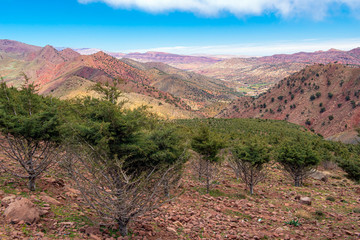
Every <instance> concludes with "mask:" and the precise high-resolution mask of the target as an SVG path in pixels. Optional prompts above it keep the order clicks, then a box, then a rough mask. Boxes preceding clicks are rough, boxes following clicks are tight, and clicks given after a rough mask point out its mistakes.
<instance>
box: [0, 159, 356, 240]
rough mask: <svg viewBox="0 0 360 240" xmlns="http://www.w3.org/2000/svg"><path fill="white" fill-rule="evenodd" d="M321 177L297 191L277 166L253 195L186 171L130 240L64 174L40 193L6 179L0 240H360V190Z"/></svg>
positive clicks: (1, 190)
mask: <svg viewBox="0 0 360 240" xmlns="http://www.w3.org/2000/svg"><path fill="white" fill-rule="evenodd" d="M320 170H321V171H322V173H323V174H325V175H326V176H325V177H324V176H323V175H322V174H319V175H320V176H315V177H316V178H318V179H314V178H310V179H308V180H307V181H306V184H305V186H304V187H299V188H295V187H293V186H292V182H291V181H290V180H289V179H287V178H286V177H285V176H284V175H283V173H282V172H281V171H280V170H279V169H278V167H277V166H276V165H275V166H273V167H272V168H271V169H270V172H269V176H268V178H267V180H266V181H265V182H264V183H260V184H259V185H258V186H257V187H256V188H255V195H253V196H250V195H249V194H248V193H247V191H246V190H245V185H244V183H242V182H241V181H239V180H237V179H236V178H234V174H233V173H232V172H231V169H229V168H227V167H226V166H225V167H223V168H222V174H221V177H220V178H219V179H218V180H217V181H215V182H214V185H213V186H212V190H211V192H210V194H205V193H204V192H205V188H204V187H203V186H202V185H201V183H200V182H199V181H198V180H197V178H196V177H194V176H193V175H192V174H191V171H190V168H188V169H187V171H186V173H185V175H184V179H183V183H182V186H181V189H180V190H184V193H183V194H182V195H181V196H180V197H178V198H177V199H176V200H175V201H173V202H171V203H170V204H167V205H164V206H163V207H162V208H161V209H159V210H157V211H154V212H152V213H149V214H147V215H145V216H142V217H140V218H138V219H137V220H136V221H134V222H132V223H131V225H130V231H131V236H129V237H126V238H121V237H119V235H118V233H117V232H116V226H115V225H114V226H112V225H106V224H101V222H100V221H99V220H98V219H97V217H96V214H95V213H94V212H93V211H92V210H91V209H88V208H87V207H86V206H84V205H83V199H82V198H81V194H80V193H79V192H78V191H77V190H76V189H74V187H73V186H72V185H71V182H70V180H69V179H68V178H67V176H66V174H64V173H62V171H59V169H57V170H56V171H55V170H53V171H51V172H50V173H48V174H47V175H45V176H43V177H42V178H41V179H40V180H39V181H38V185H37V187H38V188H37V189H38V190H37V191H36V192H29V191H28V190H27V187H26V182H25V181H22V180H19V179H15V178H12V177H9V176H8V175H7V174H6V173H4V172H1V173H0V199H1V208H0V214H1V215H2V216H1V217H0V239H95V240H97V239H109V240H110V239H149V240H150V239H164V240H165V239H359V238H360V225H359V223H360V186H359V185H356V184H355V183H353V182H352V181H350V180H348V179H346V178H345V176H344V173H343V172H342V171H340V170H338V169H333V170H331V171H330V170H327V171H325V170H324V169H320ZM28 209H30V210H31V209H32V210H31V211H30V213H28V214H25V215H26V216H25V218H22V220H20V219H17V217H19V216H20V217H24V216H22V215H24V213H25V212H26V211H28ZM16 211H17V212H16ZM16 214H17V215H16ZM99 222H100V223H99ZM30 223H32V224H30Z"/></svg>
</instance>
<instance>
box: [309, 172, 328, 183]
mask: <svg viewBox="0 0 360 240" xmlns="http://www.w3.org/2000/svg"><path fill="white" fill-rule="evenodd" d="M310 177H311V178H313V179H316V180H321V181H324V182H327V181H328V176H327V175H326V174H324V173H323V172H320V171H315V172H313V173H312V174H310Z"/></svg>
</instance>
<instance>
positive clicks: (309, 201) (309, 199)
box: [300, 197, 311, 206]
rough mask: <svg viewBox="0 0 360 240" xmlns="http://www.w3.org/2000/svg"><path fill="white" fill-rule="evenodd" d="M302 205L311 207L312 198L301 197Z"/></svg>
mask: <svg viewBox="0 0 360 240" xmlns="http://www.w3.org/2000/svg"><path fill="white" fill-rule="evenodd" d="M300 203H302V204H305V205H309V206H310V205H311V198H309V197H301V198H300Z"/></svg>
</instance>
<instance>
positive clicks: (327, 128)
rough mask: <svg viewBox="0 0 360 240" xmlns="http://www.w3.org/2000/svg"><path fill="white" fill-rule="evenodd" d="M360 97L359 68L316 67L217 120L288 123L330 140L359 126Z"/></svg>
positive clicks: (233, 106)
mask: <svg viewBox="0 0 360 240" xmlns="http://www.w3.org/2000/svg"><path fill="white" fill-rule="evenodd" d="M359 97H360V68H359V67H354V66H346V65H341V64H328V65H323V64H316V65H313V66H308V67H306V68H305V69H303V70H301V71H300V72H297V73H295V74H293V75H291V76H289V77H287V78H284V79H283V80H281V81H280V82H279V83H278V84H276V85H275V86H274V87H273V88H271V89H269V90H268V92H267V93H265V94H262V95H260V96H259V97H258V98H251V97H241V98H240V99H239V100H236V101H234V102H233V103H231V104H230V105H229V106H228V107H227V108H226V109H223V110H222V111H221V112H220V113H219V114H218V116H217V117H220V118H266V119H280V120H287V121H289V122H292V123H296V124H300V125H304V126H306V127H307V128H309V129H312V130H314V131H315V132H316V133H320V134H322V135H323V136H324V137H329V136H332V135H335V134H338V133H341V132H344V131H347V130H350V129H354V128H357V127H358V126H359V123H360V99H359Z"/></svg>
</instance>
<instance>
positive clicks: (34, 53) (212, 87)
mask: <svg viewBox="0 0 360 240" xmlns="http://www.w3.org/2000/svg"><path fill="white" fill-rule="evenodd" d="M5 43H6V44H8V42H5ZM5 43H4V44H3V45H4V46H5ZM10 43H11V41H10ZM12 45H16V46H17V45H20V47H18V49H25V50H24V51H25V52H24V55H23V56H22V55H17V57H13V52H11V53H10V52H5V51H0V56H1V57H0V76H3V77H4V78H5V80H6V81H7V82H8V83H10V84H13V85H15V86H19V85H20V84H21V83H22V81H23V78H22V77H21V75H20V73H21V72H24V73H26V74H27V75H28V76H29V77H30V79H31V80H35V83H36V84H38V85H39V86H40V93H42V94H53V95H56V96H59V97H67V96H74V95H75V93H77V94H79V95H84V94H85V92H86V89H84V88H82V87H81V86H82V84H83V83H85V82H87V81H90V82H92V83H93V84H95V83H96V82H107V81H112V79H113V78H121V79H123V80H124V84H122V85H121V86H120V88H121V89H122V90H123V91H125V92H128V93H136V94H140V95H144V96H146V97H144V98H139V97H136V99H147V100H146V102H153V103H155V102H156V104H157V105H156V106H153V107H158V106H160V105H164V103H167V104H165V105H168V104H170V105H172V106H173V107H172V108H174V109H175V110H174V109H172V110H171V112H174V111H175V112H176V108H177V109H178V110H181V111H194V110H199V109H202V108H204V107H208V106H211V105H213V104H214V103H217V102H219V101H221V102H230V101H232V100H233V99H236V98H237V93H236V92H235V90H233V89H231V88H230V87H227V86H226V85H225V84H224V82H223V81H220V80H216V79H211V78H209V77H205V76H202V75H199V74H195V73H189V72H185V71H184V70H180V69H176V68H173V67H170V66H168V65H166V64H162V63H151V64H144V63H139V62H136V61H133V60H129V59H124V60H119V59H116V58H114V57H112V56H110V55H108V54H106V53H104V52H97V53H95V54H92V55H86V56H85V55H80V54H79V53H77V52H75V51H73V50H71V49H63V50H62V51H58V50H56V49H55V48H53V47H52V46H45V47H44V48H37V47H31V46H30V47H29V46H28V45H26V44H20V43H17V42H13V43H12ZM21 47H22V48H21ZM2 49H5V47H2ZM27 49H29V50H27ZM14 51H15V50H14ZM18 52H21V50H19V51H18ZM85 85H88V83H87V84H85ZM129 96H137V95H134V94H130V95H129ZM148 97H150V98H153V99H158V100H160V102H159V103H158V102H157V101H152V100H151V101H150V99H149V98H148ZM146 102H145V104H146ZM161 114H162V115H168V114H167V113H163V112H162V113H161ZM175 115H176V114H175ZM181 115H184V114H181ZM190 115H193V114H190ZM200 115H203V113H200Z"/></svg>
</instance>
